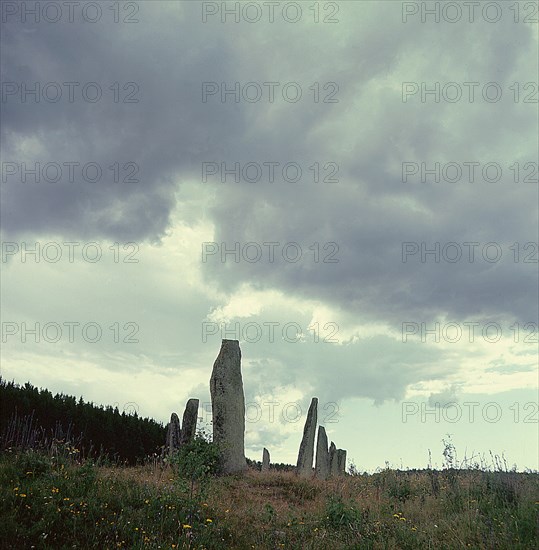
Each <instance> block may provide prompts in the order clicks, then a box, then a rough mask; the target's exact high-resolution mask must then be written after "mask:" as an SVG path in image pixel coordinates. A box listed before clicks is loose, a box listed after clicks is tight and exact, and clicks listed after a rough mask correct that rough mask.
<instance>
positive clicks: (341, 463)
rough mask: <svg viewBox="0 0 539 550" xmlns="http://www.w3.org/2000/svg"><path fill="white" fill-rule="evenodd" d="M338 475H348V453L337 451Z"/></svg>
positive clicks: (341, 450)
mask: <svg viewBox="0 0 539 550" xmlns="http://www.w3.org/2000/svg"><path fill="white" fill-rule="evenodd" d="M337 475H339V476H344V475H346V451H345V450H344V449H337Z"/></svg>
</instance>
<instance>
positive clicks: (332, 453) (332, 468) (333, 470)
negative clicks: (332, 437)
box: [329, 441, 339, 477]
mask: <svg viewBox="0 0 539 550" xmlns="http://www.w3.org/2000/svg"><path fill="white" fill-rule="evenodd" d="M338 473H339V470H338V468H337V447H335V443H333V441H332V442H331V445H330V446H329V475H330V476H331V477H334V476H337V475H338Z"/></svg>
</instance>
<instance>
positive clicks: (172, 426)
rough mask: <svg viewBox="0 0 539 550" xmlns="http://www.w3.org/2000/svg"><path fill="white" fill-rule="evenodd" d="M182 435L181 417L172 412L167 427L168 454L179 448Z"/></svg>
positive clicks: (166, 451)
mask: <svg viewBox="0 0 539 550" xmlns="http://www.w3.org/2000/svg"><path fill="white" fill-rule="evenodd" d="M180 437H181V430H180V419H179V418H178V415H177V414H176V413H172V414H171V415H170V422H169V423H168V427H167V441H166V444H165V453H166V454H172V453H173V452H174V451H176V450H178V448H179V446H180Z"/></svg>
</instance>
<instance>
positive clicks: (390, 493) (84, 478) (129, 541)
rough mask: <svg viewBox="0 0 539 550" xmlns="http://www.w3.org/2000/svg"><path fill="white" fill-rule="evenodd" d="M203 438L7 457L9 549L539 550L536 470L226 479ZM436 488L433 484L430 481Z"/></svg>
mask: <svg viewBox="0 0 539 550" xmlns="http://www.w3.org/2000/svg"><path fill="white" fill-rule="evenodd" d="M215 451H216V449H215V448H214V447H213V445H212V444H211V443H209V442H208V441H207V439H205V437H204V435H199V437H198V438H196V439H195V441H194V442H193V444H192V445H190V446H189V448H187V447H186V448H185V450H184V452H183V454H182V453H179V454H178V455H177V456H176V457H173V458H172V459H171V460H170V462H169V463H168V464H159V463H158V462H153V463H148V464H146V465H139V466H136V467H127V466H116V467H111V466H98V465H96V464H95V463H94V462H92V461H91V460H86V461H81V460H80V459H79V458H78V457H77V455H73V454H71V451H70V448H63V447H61V446H59V447H56V449H55V452H54V453H49V454H45V453H43V452H35V451H32V450H26V451H17V452H15V451H12V452H9V451H4V452H2V453H1V454H0V491H1V494H2V498H1V500H0V547H2V548H6V549H7V548H13V549H19V548H31V547H32V546H33V547H35V548H41V549H57V548H74V547H77V548H96V549H103V548H107V549H108V548H149V549H150V548H151V549H157V548H186V549H191V548H192V549H194V548H207V549H217V550H220V549H225V548H227V549H228V548H237V549H244V548H245V549H251V548H253V547H254V548H256V549H259V548H261V549H266V548H267V549H275V548H290V549H303V548H312V549H327V550H335V549H358V550H359V549H361V550H363V549H382V548H384V549H388V548H398V549H412V548H418V549H419V548H441V549H447V550H450V549H454V548H480V549H528V548H536V547H537V540H538V535H539V534H538V531H537V509H538V505H539V500H538V499H539V474H538V473H537V472H527V473H517V472H515V471H500V470H496V469H490V470H480V469H470V468H468V469H458V468H451V469H449V468H444V469H442V470H432V469H430V468H429V469H426V470H422V471H421V470H414V471H402V470H393V469H390V468H386V469H384V470H382V471H380V472H377V473H375V474H371V475H369V474H359V473H356V474H355V475H347V476H345V477H339V478H333V479H330V480H328V481H319V480H316V479H300V478H298V477H297V476H295V475H294V474H293V473H292V472H279V471H275V470H272V471H269V472H264V473H262V472H259V471H257V470H256V469H254V468H249V469H248V471H247V472H246V473H245V474H244V475H242V476H227V477H218V476H215V475H214V473H216V472H217V471H218V469H217V468H218V461H217V462H216V461H215V459H216V457H217V454H216V452H215ZM434 479H435V480H436V483H433V480H434Z"/></svg>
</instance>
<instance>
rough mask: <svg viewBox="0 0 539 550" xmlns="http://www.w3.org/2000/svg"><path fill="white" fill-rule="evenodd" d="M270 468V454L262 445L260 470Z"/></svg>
mask: <svg viewBox="0 0 539 550" xmlns="http://www.w3.org/2000/svg"><path fill="white" fill-rule="evenodd" d="M269 469H270V454H269V451H268V450H267V449H266V447H264V450H263V451H262V471H263V472H267V471H268V470H269Z"/></svg>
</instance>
